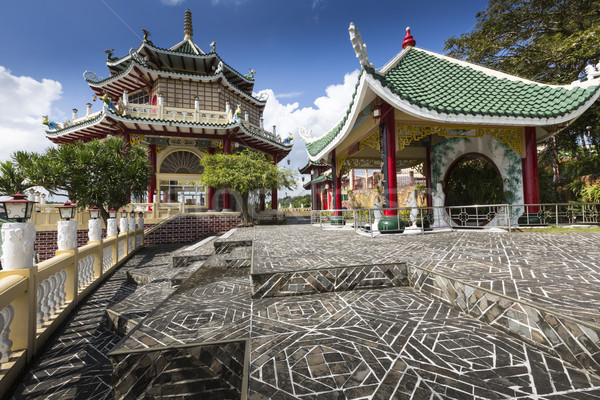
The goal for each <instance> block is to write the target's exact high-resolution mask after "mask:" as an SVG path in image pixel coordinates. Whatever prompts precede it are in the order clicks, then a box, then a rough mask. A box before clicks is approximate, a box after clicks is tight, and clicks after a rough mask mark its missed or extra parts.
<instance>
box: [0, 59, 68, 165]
mask: <svg viewBox="0 0 600 400" xmlns="http://www.w3.org/2000/svg"><path fill="white" fill-rule="evenodd" d="M61 94H62V86H61V84H60V82H57V81H53V80H50V79H43V80H42V81H41V82H40V81H37V80H35V79H33V78H31V77H28V76H16V75H12V74H11V72H10V71H9V70H8V69H6V68H5V67H3V66H1V65H0V110H2V112H1V113H0V138H2V146H0V160H1V161H6V160H9V159H10V155H11V154H12V153H14V152H15V151H18V150H26V151H42V150H44V149H45V148H47V147H49V146H50V145H51V142H50V141H49V140H47V139H46V138H45V134H44V125H42V115H48V114H50V110H51V106H52V102H53V101H56V100H58V99H59V98H60V96H61Z"/></svg>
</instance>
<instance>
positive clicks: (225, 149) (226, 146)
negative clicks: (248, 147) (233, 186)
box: [223, 136, 231, 210]
mask: <svg viewBox="0 0 600 400" xmlns="http://www.w3.org/2000/svg"><path fill="white" fill-rule="evenodd" d="M223 154H231V141H230V140H229V137H227V136H225V139H223ZM229 209H230V204H229V192H228V191H227V189H223V210H229Z"/></svg>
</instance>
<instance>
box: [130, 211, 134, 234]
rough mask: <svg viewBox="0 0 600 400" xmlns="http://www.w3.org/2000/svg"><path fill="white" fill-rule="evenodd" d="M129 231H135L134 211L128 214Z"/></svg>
mask: <svg viewBox="0 0 600 400" xmlns="http://www.w3.org/2000/svg"><path fill="white" fill-rule="evenodd" d="M129 230H130V231H135V211H133V210H132V211H131V212H130V213H129Z"/></svg>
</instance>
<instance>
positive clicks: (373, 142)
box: [360, 129, 381, 152]
mask: <svg viewBox="0 0 600 400" xmlns="http://www.w3.org/2000/svg"><path fill="white" fill-rule="evenodd" d="M365 146H367V147H370V148H372V149H375V150H377V151H379V152H381V141H380V140H379V129H375V131H373V133H371V134H370V135H369V136H367V137H366V138H364V139H363V140H361V141H360V149H361V150H362V149H363V148H364V147H365Z"/></svg>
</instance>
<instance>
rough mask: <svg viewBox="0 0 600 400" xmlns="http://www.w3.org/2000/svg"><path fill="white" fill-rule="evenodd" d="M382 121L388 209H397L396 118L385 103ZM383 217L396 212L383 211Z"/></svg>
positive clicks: (391, 109)
mask: <svg viewBox="0 0 600 400" xmlns="http://www.w3.org/2000/svg"><path fill="white" fill-rule="evenodd" d="M381 113H382V117H381V119H382V121H383V122H385V133H384V135H385V137H384V140H385V141H386V148H387V153H386V154H385V155H384V156H385V157H386V158H387V173H388V182H386V184H387V186H388V207H389V208H396V207H398V184H397V182H396V137H395V135H394V132H395V125H396V117H395V115H394V107H392V106H390V105H389V104H387V103H383V104H382V105H381ZM384 214H385V215H396V211H391V210H387V211H384Z"/></svg>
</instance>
